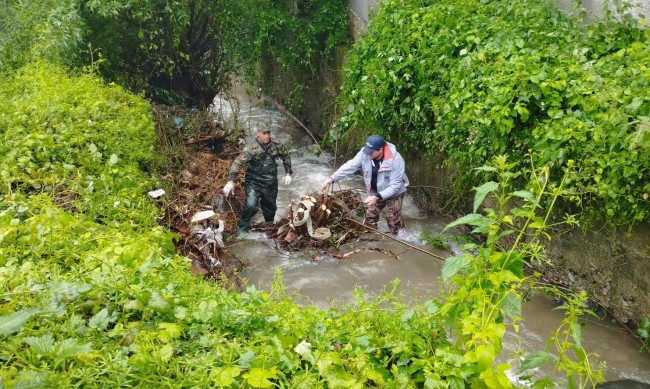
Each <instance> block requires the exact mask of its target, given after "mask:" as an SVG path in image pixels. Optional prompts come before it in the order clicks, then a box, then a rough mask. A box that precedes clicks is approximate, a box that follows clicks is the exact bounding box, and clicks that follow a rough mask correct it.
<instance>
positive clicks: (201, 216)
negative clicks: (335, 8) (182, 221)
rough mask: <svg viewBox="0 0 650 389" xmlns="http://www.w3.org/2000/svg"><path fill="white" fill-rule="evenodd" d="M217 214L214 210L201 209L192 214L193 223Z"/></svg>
mask: <svg viewBox="0 0 650 389" xmlns="http://www.w3.org/2000/svg"><path fill="white" fill-rule="evenodd" d="M214 215H216V214H215V213H214V211H201V212H197V213H195V214H194V216H192V223H196V222H200V221H202V220H206V219H209V218H211V217H212V216H214Z"/></svg>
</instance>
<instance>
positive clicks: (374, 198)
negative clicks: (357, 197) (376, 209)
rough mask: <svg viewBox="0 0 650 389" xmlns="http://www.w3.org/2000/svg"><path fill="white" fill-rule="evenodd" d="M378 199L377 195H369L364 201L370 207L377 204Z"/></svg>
mask: <svg viewBox="0 0 650 389" xmlns="http://www.w3.org/2000/svg"><path fill="white" fill-rule="evenodd" d="M377 200H379V199H378V198H377V196H368V197H366V199H365V200H363V203H364V204H366V205H367V206H369V207H372V206H374V205H375V204H377Z"/></svg>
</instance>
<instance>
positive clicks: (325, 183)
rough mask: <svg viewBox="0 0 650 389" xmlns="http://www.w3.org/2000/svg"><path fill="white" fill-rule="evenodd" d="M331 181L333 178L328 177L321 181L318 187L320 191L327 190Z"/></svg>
mask: <svg viewBox="0 0 650 389" xmlns="http://www.w3.org/2000/svg"><path fill="white" fill-rule="evenodd" d="M333 182H334V180H332V179H331V178H328V179H327V181H325V182H323V186H321V187H320V189H321V191H323V192H327V190H328V189H329V188H330V185H332V183H333Z"/></svg>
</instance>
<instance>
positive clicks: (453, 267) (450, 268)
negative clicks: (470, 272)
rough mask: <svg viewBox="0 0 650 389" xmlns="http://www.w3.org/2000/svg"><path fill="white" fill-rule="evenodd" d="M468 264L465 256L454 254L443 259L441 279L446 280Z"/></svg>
mask: <svg viewBox="0 0 650 389" xmlns="http://www.w3.org/2000/svg"><path fill="white" fill-rule="evenodd" d="M468 265H469V261H468V260H467V258H466V257H465V256H454V257H449V258H447V259H445V263H444V265H442V279H443V280H445V281H448V280H449V279H450V278H451V277H453V276H454V275H455V274H456V273H458V272H459V271H461V270H463V269H464V268H466V267H467V266H468Z"/></svg>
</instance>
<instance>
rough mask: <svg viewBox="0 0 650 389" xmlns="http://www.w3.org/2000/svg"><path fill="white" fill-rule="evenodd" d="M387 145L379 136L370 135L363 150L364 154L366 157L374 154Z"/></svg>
mask: <svg viewBox="0 0 650 389" xmlns="http://www.w3.org/2000/svg"><path fill="white" fill-rule="evenodd" d="M384 145H386V141H385V140H384V138H382V137H381V136H379V135H370V136H369V137H368V139H366V145H365V146H364V148H363V152H364V153H365V154H366V155H370V154H372V152H373V151H375V150H379V149H381V148H382V147H384Z"/></svg>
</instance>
